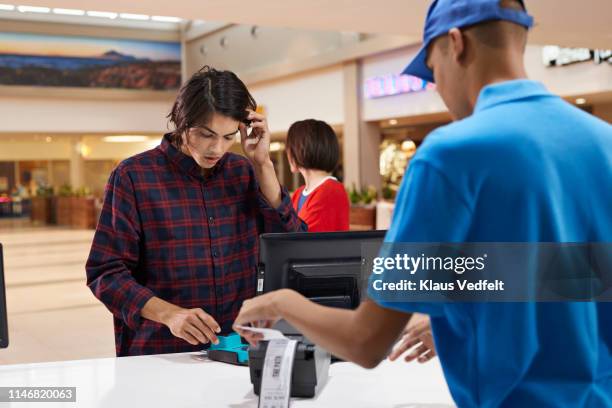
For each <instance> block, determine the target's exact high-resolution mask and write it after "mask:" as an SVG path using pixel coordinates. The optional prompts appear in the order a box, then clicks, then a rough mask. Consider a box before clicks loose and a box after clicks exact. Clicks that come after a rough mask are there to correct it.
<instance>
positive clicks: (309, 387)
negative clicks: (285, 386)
mask: <svg viewBox="0 0 612 408" xmlns="http://www.w3.org/2000/svg"><path fill="white" fill-rule="evenodd" d="M296 340H297V339H296ZM267 347H268V342H267V341H260V342H259V343H258V344H257V346H256V347H250V348H249V370H250V372H251V383H252V384H253V389H254V391H255V394H256V395H259V390H260V388H261V379H262V376H263V366H264V361H265V357H266V350H267ZM330 360H331V356H330V354H329V353H328V352H327V351H325V350H323V349H321V348H320V347H318V346H315V345H314V344H312V343H310V342H308V341H305V340H304V339H303V338H300V340H299V341H298V343H297V346H296V350H295V357H294V361H293V371H292V373H291V397H298V398H312V397H314V396H315V394H316V392H317V390H318V389H320V388H321V387H323V385H324V384H325V382H326V381H327V375H328V373H329V363H330Z"/></svg>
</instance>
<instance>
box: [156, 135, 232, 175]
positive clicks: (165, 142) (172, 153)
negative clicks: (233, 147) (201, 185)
mask: <svg viewBox="0 0 612 408" xmlns="http://www.w3.org/2000/svg"><path fill="white" fill-rule="evenodd" d="M170 135H171V134H170V133H166V134H165V135H164V137H163V138H162V141H161V144H160V146H159V148H160V149H161V150H162V152H164V154H165V155H166V156H167V157H168V159H169V160H170V162H172V163H173V164H174V165H175V166H176V167H177V168H178V169H180V170H181V171H183V172H184V173H186V174H189V175H191V176H193V177H196V178H199V179H204V175H203V174H202V168H201V167H200V166H199V165H198V163H196V161H195V160H193V157H191V156H187V155H186V154H185V153H183V152H181V151H180V150H179V149H177V148H176V147H175V146H174V144H172V142H171V141H170ZM227 156H228V155H227V153H226V154H224V155H223V157H221V160H219V162H218V163H217V164H215V166H214V167H213V168H212V171H211V173H210V175H209V176H208V177H209V178H210V177H212V176H214V175H215V174H217V173H218V172H219V169H221V168H222V167H223V165H224V164H225V162H226V161H227Z"/></svg>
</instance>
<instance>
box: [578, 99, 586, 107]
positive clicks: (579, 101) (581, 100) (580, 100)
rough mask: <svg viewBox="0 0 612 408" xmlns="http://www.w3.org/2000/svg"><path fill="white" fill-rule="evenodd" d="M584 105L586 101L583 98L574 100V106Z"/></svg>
mask: <svg viewBox="0 0 612 408" xmlns="http://www.w3.org/2000/svg"><path fill="white" fill-rule="evenodd" d="M585 103H586V99H584V98H577V99H576V105H584V104H585Z"/></svg>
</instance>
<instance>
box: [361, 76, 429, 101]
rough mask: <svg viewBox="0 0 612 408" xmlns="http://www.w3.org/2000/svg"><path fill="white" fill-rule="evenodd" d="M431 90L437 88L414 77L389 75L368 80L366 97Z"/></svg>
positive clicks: (366, 82)
mask: <svg viewBox="0 0 612 408" xmlns="http://www.w3.org/2000/svg"><path fill="white" fill-rule="evenodd" d="M431 89H436V86H435V85H434V84H432V83H431V82H427V81H425V80H423V79H421V78H417V77H415V76H412V75H397V74H389V75H383V76H377V77H373V78H368V79H366V80H365V83H364V95H365V97H366V98H367V99H374V98H382V97H384V96H391V95H399V94H404V93H414V92H422V91H428V90H431Z"/></svg>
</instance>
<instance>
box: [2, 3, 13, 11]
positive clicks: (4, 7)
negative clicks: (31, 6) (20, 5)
mask: <svg viewBox="0 0 612 408" xmlns="http://www.w3.org/2000/svg"><path fill="white" fill-rule="evenodd" d="M0 10H2V11H13V10H15V6H13V5H12V4H0Z"/></svg>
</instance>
